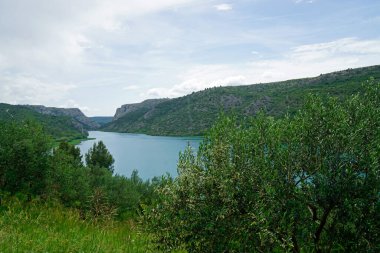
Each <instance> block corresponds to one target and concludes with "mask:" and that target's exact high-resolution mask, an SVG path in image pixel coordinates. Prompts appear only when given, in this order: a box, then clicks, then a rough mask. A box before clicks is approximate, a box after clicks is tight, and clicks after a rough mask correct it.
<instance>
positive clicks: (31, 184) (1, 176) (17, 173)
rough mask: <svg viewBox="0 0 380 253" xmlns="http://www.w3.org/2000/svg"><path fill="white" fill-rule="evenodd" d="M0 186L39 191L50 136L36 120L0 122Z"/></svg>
mask: <svg viewBox="0 0 380 253" xmlns="http://www.w3.org/2000/svg"><path fill="white" fill-rule="evenodd" d="M0 129H1V130H0V189H2V190H5V191H8V192H10V193H16V192H23V193H27V194H33V195H35V194H42V193H43V192H44V190H45V188H46V181H47V175H48V171H49V163H48V160H49V156H50V150H51V144H52V141H51V139H50V138H49V137H48V136H47V135H46V134H45V133H44V131H43V129H42V127H41V126H40V125H38V124H36V123H35V122H32V121H26V122H18V123H16V122H11V123H9V122H0Z"/></svg>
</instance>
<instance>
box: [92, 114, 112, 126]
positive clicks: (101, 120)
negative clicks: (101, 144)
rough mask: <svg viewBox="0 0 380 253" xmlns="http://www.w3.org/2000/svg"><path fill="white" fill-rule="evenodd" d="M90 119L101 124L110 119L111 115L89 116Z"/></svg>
mask: <svg viewBox="0 0 380 253" xmlns="http://www.w3.org/2000/svg"><path fill="white" fill-rule="evenodd" d="M89 118H90V119H91V120H92V121H94V122H96V123H98V124H99V125H100V126H103V125H105V124H107V123H109V122H111V121H112V119H113V117H111V116H95V117H89Z"/></svg>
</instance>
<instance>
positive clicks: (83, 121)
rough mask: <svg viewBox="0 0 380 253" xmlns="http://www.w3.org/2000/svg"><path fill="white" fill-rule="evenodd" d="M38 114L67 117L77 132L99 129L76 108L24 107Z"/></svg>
mask: <svg viewBox="0 0 380 253" xmlns="http://www.w3.org/2000/svg"><path fill="white" fill-rule="evenodd" d="M26 107H29V108H31V109H33V110H35V111H36V112H38V113H41V114H45V115H51V116H68V117H70V118H71V119H72V121H73V123H74V125H75V127H76V128H77V129H79V130H82V129H84V130H94V129H97V128H99V127H100V124H98V123H97V122H95V121H93V120H92V119H91V118H88V117H87V116H86V115H84V113H83V112H82V111H81V110H79V109H78V108H57V107H46V106H43V105H26Z"/></svg>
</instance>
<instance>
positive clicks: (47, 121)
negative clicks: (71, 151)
mask: <svg viewBox="0 0 380 253" xmlns="http://www.w3.org/2000/svg"><path fill="white" fill-rule="evenodd" d="M28 120H31V121H36V122H38V123H39V124H41V125H42V126H43V128H44V130H45V132H46V133H48V134H49V135H51V136H52V137H53V138H55V139H56V140H59V139H62V140H72V139H80V138H85V137H87V135H88V133H87V131H86V129H85V128H83V127H82V126H81V125H80V124H79V123H78V122H77V121H76V120H75V119H74V118H72V117H70V116H68V115H62V114H58V115H55V114H44V113H40V112H38V111H36V110H35V109H32V108H30V107H28V106H24V105H10V104H4V103H0V123H1V122H12V121H14V122H22V121H28Z"/></svg>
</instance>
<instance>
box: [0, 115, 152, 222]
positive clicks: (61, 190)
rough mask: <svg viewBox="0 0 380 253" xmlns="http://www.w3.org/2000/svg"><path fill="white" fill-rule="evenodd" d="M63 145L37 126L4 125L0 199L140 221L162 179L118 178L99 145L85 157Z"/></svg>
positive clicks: (134, 175) (0, 146) (0, 130)
mask: <svg viewBox="0 0 380 253" xmlns="http://www.w3.org/2000/svg"><path fill="white" fill-rule="evenodd" d="M85 160H86V165H85V164H84V163H83V162H82V156H81V154H80V150H79V148H77V147H75V146H72V145H70V144H68V143H67V142H61V143H60V144H59V146H58V147H57V146H56V144H55V141H53V140H52V139H51V138H50V137H49V136H48V135H47V134H46V133H45V132H44V131H43V128H42V127H41V126H40V125H39V124H37V123H35V122H33V121H22V122H17V121H14V122H2V123H1V124H0V194H1V195H0V198H1V197H2V198H4V197H6V196H7V195H16V196H17V197H18V198H19V199H23V200H25V201H30V200H32V199H35V198H39V199H41V200H43V201H58V202H60V203H62V204H63V205H64V206H66V207H73V208H78V209H80V210H81V214H82V216H83V218H86V217H91V218H94V217H95V218H115V217H118V218H125V217H131V216H134V217H135V216H137V214H138V212H139V211H140V209H141V208H140V206H141V205H142V204H149V203H150V202H151V201H152V198H154V194H155V193H154V191H153V189H154V185H155V184H158V183H159V180H156V179H153V180H152V181H151V182H150V181H145V182H144V181H143V180H142V179H141V178H140V177H139V176H138V173H137V171H134V172H133V173H132V175H131V177H130V178H127V177H124V176H120V175H114V174H113V163H114V160H113V158H112V156H111V154H110V153H109V152H108V150H107V148H106V147H105V145H104V144H103V143H102V142H101V141H100V142H99V143H95V144H94V146H93V147H92V148H91V149H90V150H89V151H88V153H87V154H86V155H85Z"/></svg>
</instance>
